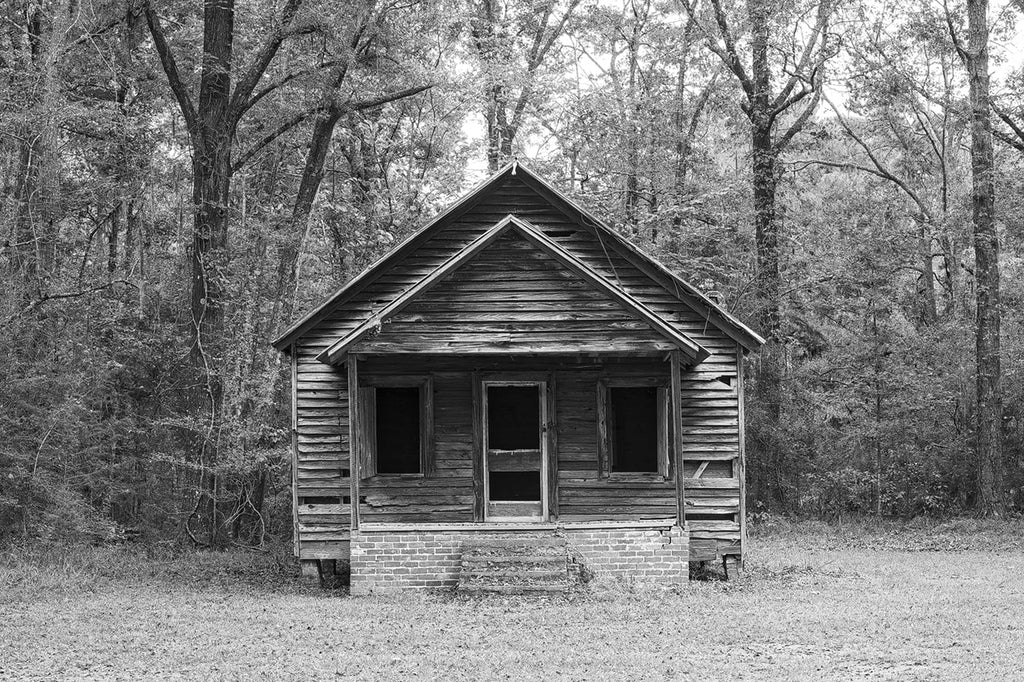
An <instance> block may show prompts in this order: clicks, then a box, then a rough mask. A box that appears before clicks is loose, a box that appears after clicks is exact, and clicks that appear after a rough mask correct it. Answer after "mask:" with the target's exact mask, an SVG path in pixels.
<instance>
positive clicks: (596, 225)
mask: <svg viewBox="0 0 1024 682" xmlns="http://www.w3.org/2000/svg"><path fill="white" fill-rule="evenodd" d="M516 175H518V176H520V179H521V180H523V181H524V182H526V183H527V184H528V185H529V186H530V187H531V188H532V189H533V191H535V192H537V194H538V195H540V196H542V197H544V200H545V201H547V202H549V203H550V204H551V205H552V206H556V207H557V210H559V211H561V212H563V213H565V214H566V215H567V216H569V217H571V218H573V219H574V220H576V221H578V222H579V223H580V224H581V225H583V226H585V227H587V228H589V229H591V230H593V231H595V233H596V235H597V237H598V239H604V238H606V237H607V238H608V239H609V241H610V242H611V246H612V247H613V248H614V249H615V250H616V251H617V252H621V253H622V255H623V256H624V257H626V258H627V259H629V260H630V261H632V262H633V263H634V264H635V265H636V266H637V267H639V268H640V269H641V270H642V271H644V272H646V273H647V275H648V276H649V277H650V278H651V280H652V281H653V282H654V283H656V284H658V285H660V286H661V287H662V288H663V289H664V290H665V291H666V292H668V293H669V294H671V295H672V296H673V297H676V298H677V299H678V300H680V301H682V302H683V303H684V304H685V305H687V306H689V307H690V308H692V309H693V310H694V311H695V312H697V313H698V314H700V315H701V316H702V317H704V318H706V319H708V320H709V321H711V322H713V323H714V324H715V325H716V326H717V327H719V328H720V329H721V330H722V331H723V332H724V333H725V334H727V335H728V336H730V337H732V338H733V339H734V340H735V341H736V342H737V343H739V344H740V345H741V346H742V347H743V348H744V349H746V350H756V349H757V348H758V347H760V346H761V345H762V344H763V343H764V339H762V338H761V337H760V336H759V335H758V334H757V333H756V332H754V331H753V330H751V329H750V328H749V327H747V326H746V325H744V324H743V323H742V322H740V321H739V320H737V319H736V318H735V317H733V316H732V315H730V314H729V313H728V312H726V311H725V310H724V309H723V308H721V307H720V306H718V305H717V304H716V303H714V302H712V301H711V300H710V299H708V298H707V297H705V296H704V295H703V294H702V293H700V291H699V290H698V289H697V288H696V287H694V286H693V285H691V284H689V283H687V282H686V281H684V280H683V279H681V278H679V277H678V276H676V275H675V274H674V273H672V272H671V271H669V270H668V269H667V268H665V267H664V266H663V265H661V264H660V263H658V262H657V261H656V260H654V259H653V258H651V257H650V256H648V255H647V254H645V253H644V252H642V251H641V250H639V249H637V248H636V247H634V246H633V245H632V244H630V243H629V242H627V241H626V240H625V239H624V238H622V237H621V236H619V235H618V234H616V233H615V232H614V231H612V230H611V229H610V228H609V227H608V226H607V225H605V224H604V223H603V222H602V221H601V220H599V219H598V218H596V217H595V216H594V215H593V214H591V213H589V212H588V211H586V210H585V209H583V208H581V207H580V206H579V205H578V204H576V203H575V202H574V201H572V200H571V199H569V198H568V197H566V196H565V195H564V194H562V193H561V192H560V191H558V190H557V189H555V188H554V187H552V186H551V185H550V184H548V183H547V182H546V181H545V180H544V179H543V178H541V177H539V176H538V175H536V174H535V173H533V172H532V171H530V170H529V169H528V168H526V167H525V166H522V165H521V164H518V163H516V162H512V163H510V164H508V165H507V166H505V167H504V168H503V169H501V170H499V171H498V172H497V173H495V174H494V175H492V176H491V177H490V178H488V179H487V180H485V181H484V182H482V183H481V184H479V185H477V187H475V188H474V189H473V190H472V191H470V192H469V193H467V194H466V195H464V196H463V197H462V198H461V199H459V201H457V202H456V203H455V204H453V205H452V206H450V207H449V208H448V209H446V210H445V211H443V212H441V213H440V214H439V215H437V216H436V217H435V218H434V219H433V220H431V221H430V222H429V223H428V224H427V225H425V226H424V227H423V228H421V229H420V230H418V231H417V232H416V233H414V234H413V235H411V236H410V237H408V238H407V239H406V240H405V241H404V242H402V243H401V244H400V245H399V246H398V247H396V248H394V249H393V250H392V251H390V252H389V253H388V254H386V255H385V256H384V257H382V258H381V259H379V260H378V261H377V262H376V263H374V264H373V265H371V266H370V267H369V268H367V269H366V270H364V271H363V272H362V273H361V274H360V275H358V276H357V277H355V278H354V279H352V280H351V281H350V282H349V283H348V284H346V285H345V286H344V287H342V288H341V289H340V290H338V291H337V292H336V293H335V294H334V295H332V296H331V297H330V298H329V299H328V300H327V301H326V302H325V303H323V304H322V305H320V306H318V307H317V308H316V309H314V310H312V311H311V312H310V313H308V314H307V315H306V316H304V317H303V318H302V319H300V320H299V321H297V322H296V323H295V324H293V325H292V326H291V327H290V328H289V329H288V330H287V331H285V332H284V333H283V334H281V335H280V336H279V337H278V338H277V339H276V340H275V341H274V342H273V345H274V347H275V348H277V349H278V350H282V351H286V350H288V348H289V347H290V345H291V344H292V343H294V342H295V341H296V340H298V339H299V338H300V337H301V336H302V335H303V334H305V333H306V332H307V331H308V330H310V329H312V328H313V327H314V326H315V325H317V324H318V323H319V322H321V321H322V320H323V319H324V318H325V317H326V316H328V315H329V314H330V313H331V311H333V310H336V309H337V308H338V306H339V305H341V304H342V303H344V301H346V300H348V299H350V298H351V297H353V296H356V295H358V293H359V291H361V290H362V289H363V288H365V287H366V286H368V285H370V284H371V283H372V282H373V281H374V280H376V279H377V278H378V277H379V276H380V275H381V274H383V273H385V272H388V271H389V270H390V269H391V268H392V267H394V266H395V265H397V264H398V263H400V262H401V261H402V260H403V259H405V258H406V257H407V256H409V255H410V254H412V253H413V252H415V250H416V249H417V248H418V247H419V246H421V245H422V244H424V243H425V242H426V241H427V240H428V239H430V238H431V237H432V236H433V235H434V234H435V233H436V232H437V230H438V229H440V228H441V227H442V226H443V225H445V224H446V223H448V222H450V221H452V220H455V219H457V217H458V216H459V215H461V214H463V213H465V212H466V211H469V210H472V207H473V206H474V205H476V204H477V203H479V201H480V200H481V198H482V197H484V196H485V195H486V194H487V192H488V191H489V190H490V189H491V188H493V187H496V186H499V185H500V184H501V183H503V182H504V181H505V179H506V178H507V177H509V176H516ZM598 276H599V275H598Z"/></svg>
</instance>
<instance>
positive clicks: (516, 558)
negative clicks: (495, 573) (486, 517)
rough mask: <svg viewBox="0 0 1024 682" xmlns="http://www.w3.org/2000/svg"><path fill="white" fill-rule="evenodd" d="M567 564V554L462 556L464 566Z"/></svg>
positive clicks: (464, 554)
mask: <svg viewBox="0 0 1024 682" xmlns="http://www.w3.org/2000/svg"><path fill="white" fill-rule="evenodd" d="M556 561H560V562H563V563H564V562H565V554H564V553H563V554H560V555H555V554H506V555H502V554H484V555H481V554H466V553H465V552H463V554H462V563H463V564H467V563H469V564H490V563H494V564H541V563H554V562H556Z"/></svg>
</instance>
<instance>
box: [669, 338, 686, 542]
mask: <svg viewBox="0 0 1024 682" xmlns="http://www.w3.org/2000/svg"><path fill="white" fill-rule="evenodd" d="M669 365H670V372H671V375H672V399H671V401H670V403H671V405H672V408H671V409H672V451H673V453H674V455H675V458H674V460H673V462H674V464H673V470H674V471H675V474H676V475H675V479H676V524H677V525H678V526H679V527H680V528H685V527H686V499H685V495H684V491H683V411H682V405H681V403H682V399H683V382H682V379H681V378H680V371H681V370H680V358H679V351H677V350H674V351H672V354H671V356H670V359H669Z"/></svg>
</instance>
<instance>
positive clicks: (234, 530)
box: [0, 0, 1024, 547]
mask: <svg viewBox="0 0 1024 682" xmlns="http://www.w3.org/2000/svg"><path fill="white" fill-rule="evenodd" d="M0 12H2V14H3V19H4V22H3V23H4V26H3V27H2V28H0V78H2V82H3V85H2V89H0V201H2V204H0V215H2V219H0V224H2V226H3V235H2V238H0V239H2V242H0V269H2V270H3V273H4V283H5V285H4V286H3V288H2V291H0V330H2V331H0V334H2V338H3V340H4V358H3V361H2V362H0V405H2V409H0V434H2V438H0V544H3V543H15V542H21V541H25V540H28V539H41V540H54V541H61V540H70V539H77V538H88V539H91V540H93V541H96V542H109V541H119V540H134V539H139V540H142V541H145V542H151V543H157V542H166V543H184V544H195V545H198V546H227V545H239V546H245V547H255V546H262V545H264V544H266V543H268V542H270V541H272V540H274V539H281V538H288V537H290V534H291V492H290V484H291V471H290V456H289V447H290V428H291V425H290V421H289V412H290V408H289V404H290V403H289V401H290V399H291V396H290V392H289V372H288V364H287V362H286V361H284V359H283V358H282V357H281V356H280V355H279V354H278V353H277V352H276V351H275V350H274V349H272V348H271V346H270V340H271V339H272V338H274V337H275V336H277V335H278V334H279V333H280V332H281V331H282V330H284V329H285V328H287V326H288V325H290V324H291V323H292V322H293V321H294V320H296V319H298V318H299V317H300V316H301V315H302V314H304V313H305V312H306V311H308V310H310V309H312V308H313V307H315V306H316V305H317V304H318V303H320V302H321V301H322V300H323V299H324V298H326V297H327V296H328V295H329V294H330V293H331V292H333V291H335V290H336V289H338V288H339V287H340V286H341V285H343V284H344V283H345V282H346V281H347V280H349V279H350V278H352V277H354V276H355V275H357V274H358V273H359V272H360V271H361V270H362V269H363V268H365V267H366V266H367V265H369V264H370V263H372V262H373V261H374V260H376V259H377V258H379V257H380V256H381V255H383V254H384V253H386V252H387V251H388V250H389V249H391V248H392V247H393V246H395V245H396V244H397V243H398V242H400V241H401V240H402V239H403V238H405V237H406V236H407V235H409V234H410V233H412V232H413V231H414V230H416V229H417V228H418V227H419V226H421V225H423V224H424V223H425V222H426V221H428V220H429V219H430V218H431V217H432V216H433V215H434V214H435V213H436V212H437V211H439V210H440V209H442V208H443V207H445V206H446V205H448V204H450V203H451V202H452V201H453V200H455V199H456V198H457V197H458V196H460V195H461V194H463V193H464V192H466V191H467V190H469V189H470V188H471V187H472V186H473V185H475V184H476V183H478V182H480V181H481V180H483V179H484V178H485V177H487V175H488V174H489V172H492V171H494V170H496V169H497V168H499V167H501V166H502V165H504V164H505V163H506V162H508V161H509V160H510V159H519V160H521V161H523V162H524V163H528V164H529V165H530V167H531V168H532V169H534V170H536V171H537V172H539V173H541V174H542V175H544V176H545V177H546V178H548V179H550V180H551V181H552V182H553V183H554V184H556V185H557V186H558V187H560V188H561V189H563V190H564V191H566V192H568V193H569V194H570V195H571V196H573V197H574V198H575V199H576V200H577V201H578V202H579V203H581V204H582V205H585V206H587V207H589V208H591V209H593V210H594V212H595V213H596V214H598V215H602V216H606V217H607V219H608V222H609V223H611V224H612V225H614V226H615V228H616V229H618V230H620V231H621V232H622V234H623V235H624V236H626V237H627V238H628V239H630V240H631V241H632V242H633V243H634V244H637V245H638V246H640V247H641V248H642V249H644V250H645V251H647V252H649V253H651V254H652V255H654V256H655V257H657V258H658V259H659V260H660V261H661V262H663V263H664V264H666V265H667V266H668V267H670V268H671V269H672V270H674V271H675V272H677V273H679V274H680V275H681V276H682V277H684V278H685V279H687V280H688V281H690V282H692V283H694V284H695V285H697V286H699V287H701V288H702V289H703V290H704V291H705V292H708V293H709V294H711V295H713V296H715V297H717V299H718V300H720V301H721V302H722V304H723V305H724V306H726V307H727V308H728V310H730V311H731V312H733V313H734V314H736V315H737V316H739V317H740V318H741V319H742V320H744V321H746V322H747V323H749V324H750V325H751V326H753V327H754V328H755V329H757V330H759V332H760V333H761V334H762V335H763V336H764V337H765V338H766V339H767V344H766V345H765V347H764V349H763V350H762V352H761V353H760V354H758V355H756V356H751V357H750V358H749V359H748V363H749V364H748V371H747V381H748V385H747V389H746V395H747V405H746V419H747V440H748V442H747V458H748V463H749V465H748V484H747V493H748V504H747V509H748V511H749V514H750V515H751V518H752V519H754V520H755V521H756V520H758V519H763V518H768V517H770V516H773V515H793V516H813V517H825V518H834V517H840V516H847V515H876V516H882V517H913V516H920V515H930V516H937V517H948V516H955V515H964V514H977V515H982V516H1006V515H1012V514H1017V513H1020V511H1021V510H1022V509H1024V489H1022V486H1024V333H1022V331H1024V330H1022V326H1024V277H1022V274H1024V172H1022V171H1024V38H1022V35H1024V34H1022V32H1021V24H1022V22H1024V3H1022V2H1021V0H1009V1H1008V2H1002V1H1000V0H992V1H991V2H990V0H949V1H948V2H938V0H744V1H742V2H741V1H738V0H351V1H346V2H342V1H340V0H245V1H239V0H204V2H201V3H200V2H195V1H193V2H184V1H182V0H91V1H90V2H84V1H83V0H10V1H9V2H5V3H4V4H3V9H2V10H0Z"/></svg>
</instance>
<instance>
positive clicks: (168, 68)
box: [143, 0, 199, 144]
mask: <svg viewBox="0 0 1024 682" xmlns="http://www.w3.org/2000/svg"><path fill="white" fill-rule="evenodd" d="M143 10H144V11H145V13H146V24H148V25H149V33H150V35H152V36H153V45H154V46H155V47H156V52H157V54H158V55H160V63H161V65H163V67H164V73H166V74H167V82H168V84H170V86H171V92H173V93H174V98H175V99H176V100H177V101H178V106H179V107H180V108H181V115H182V116H184V117H185V127H186V128H187V129H188V133H189V137H191V138H192V142H193V144H196V143H198V141H199V134H198V133H199V120H198V117H197V116H196V108H195V105H194V104H193V103H192V97H191V96H190V95H189V93H188V89H187V88H186V87H185V83H184V82H183V81H182V79H181V74H180V73H179V72H178V64H177V62H175V60H174V53H173V52H172V51H171V47H170V46H169V45H168V44H167V38H166V37H165V35H164V29H163V26H161V25H160V17H158V16H157V14H156V12H155V11H154V10H153V6H152V4H151V3H150V0H144V4H143Z"/></svg>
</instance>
